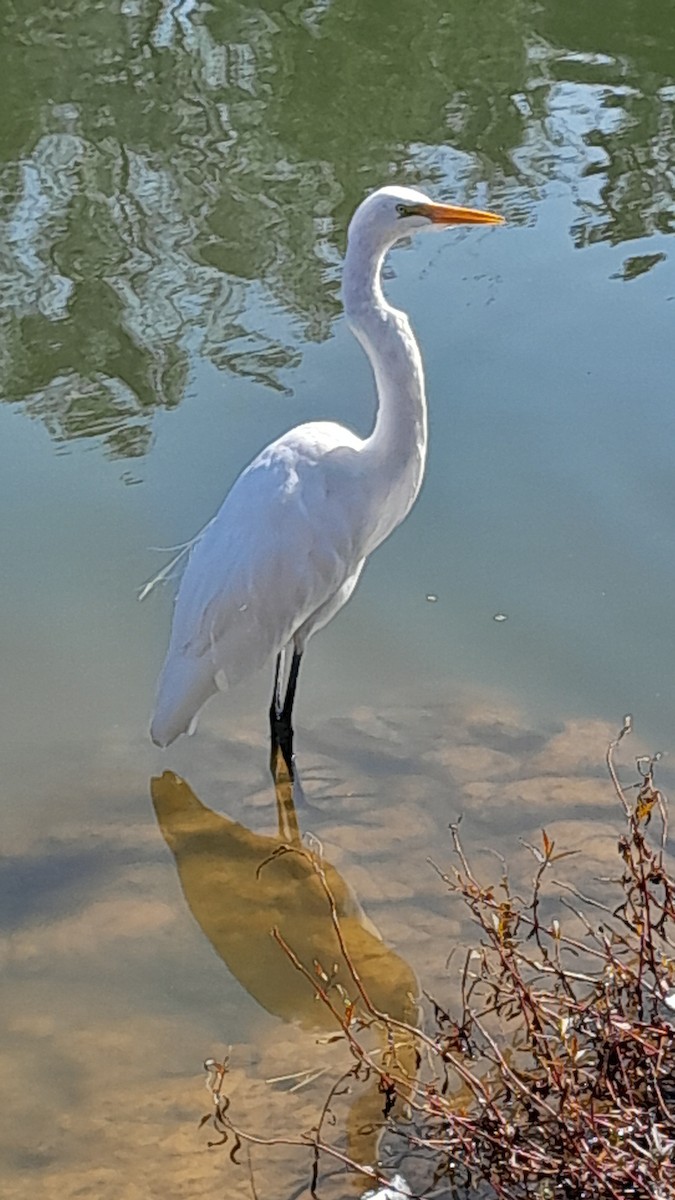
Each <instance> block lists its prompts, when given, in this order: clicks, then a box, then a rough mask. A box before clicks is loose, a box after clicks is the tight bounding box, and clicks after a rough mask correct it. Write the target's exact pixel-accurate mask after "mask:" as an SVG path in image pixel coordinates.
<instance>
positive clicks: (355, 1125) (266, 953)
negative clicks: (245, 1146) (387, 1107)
mask: <svg viewBox="0 0 675 1200" xmlns="http://www.w3.org/2000/svg"><path fill="white" fill-rule="evenodd" d="M151 791H152V799H153V803H154V806H155V812H156V814H157V820H158V823H159V827H160V829H161V832H162V834H163V836H164V838H165V840H166V843H167V845H168V846H169V848H170V850H171V852H172V853H173V855H174V858H175V860H176V867H177V870H178V876H179V879H180V882H181V887H182V889H183V893H184V895H185V899H186V900H187V903H188V906H189V908H190V911H191V913H192V915H193V916H194V918H195V920H196V921H197V923H198V924H199V926H200V927H201V929H202V930H203V932H204V933H205V934H206V936H207V938H208V939H209V941H210V942H211V945H212V946H213V948H214V950H215V951H216V953H217V954H218V955H219V956H220V958H222V960H223V962H224V963H225V964H226V965H227V967H228V968H229V970H230V971H231V972H232V974H233V975H234V976H235V977H236V978H237V979H238V980H239V982H240V983H241V984H242V985H243V986H244V987H245V988H246V990H247V992H249V994H250V995H251V996H252V997H253V998H254V999H255V1000H257V1002H258V1003H259V1004H260V1005H262V1007H263V1008H265V1009H266V1010H267V1011H268V1012H269V1013H272V1014H274V1015H275V1016H278V1017H281V1019H282V1020H284V1021H289V1022H295V1023H298V1024H299V1025H300V1026H302V1027H303V1028H305V1029H307V1030H320V1031H321V1030H322V1031H331V1030H332V1031H334V1030H335V1029H336V1019H335V1016H334V1015H333V1014H332V1013H331V1011H330V1009H329V1008H328V1007H327V1006H326V1005H325V1004H324V1003H322V1002H321V1001H320V1000H318V999H317V998H316V997H315V993H314V989H313V988H312V987H311V986H310V985H309V984H308V981H307V979H306V978H305V977H304V976H303V975H302V974H301V973H300V972H299V971H298V970H297V969H296V968H295V967H294V966H293V964H292V963H291V961H290V960H289V958H288V957H287V956H286V954H284V952H283V950H282V949H281V947H280V946H279V944H278V943H277V941H276V940H275V939H274V938H273V936H272V930H274V929H277V930H278V931H279V933H280V934H281V936H282V937H283V939H284V941H285V942H286V943H287V945H288V946H289V947H290V948H291V949H292V951H293V953H294V954H295V955H296V957H297V958H298V959H299V961H300V962H301V963H302V964H303V965H304V967H305V968H306V969H307V970H308V971H309V972H310V973H311V974H312V976H313V977H314V976H315V971H316V968H317V964H320V965H321V967H322V968H323V969H324V971H327V972H329V973H330V977H331V981H332V985H333V986H332V988H331V995H332V996H333V997H335V1005H336V1008H340V1009H342V1011H344V1005H346V1004H350V1003H352V1004H354V1006H355V1011H356V1012H358V1011H359V1009H360V1008H362V1002H361V1000H360V996H359V992H358V988H357V986H356V983H355V981H354V976H353V973H352V971H351V970H350V968H349V966H348V964H347V962H346V961H345V956H344V955H343V953H342V951H341V948H340V944H339V940H338V937H337V933H336V930H335V926H334V922H333V918H332V915H331V909H330V903H329V901H328V899H327V896H326V890H325V888H324V886H323V884H322V881H321V878H320V875H319V873H318V872H317V870H316V864H317V862H320V866H321V869H322V873H323V878H324V880H325V883H326V885H327V887H328V889H329V892H330V895H331V896H332V898H333V901H334V906H335V911H336V913H337V917H338V919H339V926H340V930H341V933H342V937H343V940H344V944H345V947H346V950H347V954H348V956H349V958H350V959H351V964H352V966H353V968H354V970H355V971H356V973H357V974H358V976H359V978H360V980H361V983H362V986H363V988H364V991H365V993H366V995H367V996H368V997H369V999H370V1002H371V1004H372V1005H373V1006H374V1008H375V1009H377V1010H379V1011H380V1012H386V1013H388V1014H389V1016H391V1017H392V1018H394V1019H395V1020H397V1021H401V1022H404V1023H406V1024H408V1025H416V1024H417V1019H418V1008H417V1002H416V996H417V994H418V984H417V979H416V977H415V974H414V972H413V971H412V969H411V968H410V967H409V966H408V964H407V963H406V962H405V961H404V959H402V958H401V957H400V956H399V955H398V954H396V953H395V952H394V951H393V950H392V949H391V948H390V947H389V946H387V945H386V944H385V943H384V941H383V940H382V938H381V936H380V934H379V933H378V931H377V929H376V928H375V926H374V925H373V924H372V922H371V921H369V919H368V918H367V917H366V915H365V913H364V912H363V910H362V909H361V906H360V905H359V903H358V900H357V899H356V897H355V895H354V893H353V892H352V890H351V888H350V887H349V885H348V884H347V883H346V881H345V880H344V879H343V878H342V876H341V875H340V874H339V873H338V871H337V870H336V869H335V867H333V866H332V865H331V864H330V863H329V862H327V861H326V860H325V859H324V858H323V857H322V858H321V859H320V860H318V859H317V857H316V855H315V854H314V853H313V852H312V851H309V850H308V849H307V848H306V847H303V845H302V841H301V837H300V830H299V827H298V820H297V814H296V811H295V806H294V803H293V790H292V782H291V780H290V779H289V778H288V776H287V775H286V776H284V775H283V774H282V773H279V774H278V775H277V781H276V786H275V792H276V801H277V812H278V827H279V832H278V835H277V836H275V837H269V836H265V835H262V834H258V833H253V832H252V831H251V830H250V829H246V828H245V826H243V825H240V824H239V823H238V822H236V821H233V820H231V819H230V818H229V817H226V816H223V815H221V814H220V813H215V812H213V811H212V810H211V809H209V808H207V807H206V806H205V805H204V804H202V802H201V801H200V800H199V799H198V797H197V796H196V795H195V794H194V792H193V791H192V789H191V788H190V787H189V785H188V784H187V783H186V782H185V780H184V779H181V778H180V777H179V776H178V775H174V774H173V773H172V772H171V771H165V773H164V774H163V775H162V776H160V777H158V778H155V779H153V780H152V783H151ZM282 847H288V848H289V852H287V853H284V852H282ZM294 850H295V851H301V852H300V853H298V852H295V853H294V852H293V851H294ZM374 1028H375V1030H376V1031H377V1032H376V1034H375V1036H376V1037H377V1039H378V1041H379V1049H380V1050H381V1052H382V1053H383V1055H385V1056H386V1055H387V1054H388V1053H390V1052H391V1051H390V1047H389V1045H388V1042H387V1037H386V1034H385V1031H384V1029H383V1028H381V1027H380V1028H379V1029H378V1026H377V1025H375V1026H374ZM414 1041H415V1039H414V1037H413V1036H412V1035H406V1034H405V1032H403V1033H402V1034H401V1036H400V1038H399V1039H398V1040H397V1045H396V1051H395V1053H396V1060H397V1066H398V1068H399V1071H400V1072H401V1073H402V1074H404V1075H405V1076H407V1077H408V1078H409V1079H410V1080H411V1081H412V1080H413V1079H414V1077H415V1075H416V1058H417V1055H416V1047H415V1045H414ZM382 1125H383V1096H382V1093H381V1092H380V1090H379V1088H378V1080H377V1079H374V1080H373V1081H372V1082H370V1083H368V1085H361V1086H359V1087H358V1088H357V1089H356V1092H355V1096H354V1100H353V1102H352V1105H351V1109H350V1112H349V1117H348V1122H347V1143H348V1153H349V1154H350V1157H352V1158H353V1159H355V1160H356V1161H357V1162H364V1163H366V1164H371V1163H374V1162H375V1160H376V1157H377V1143H378V1138H379V1134H380V1130H381V1128H382Z"/></svg>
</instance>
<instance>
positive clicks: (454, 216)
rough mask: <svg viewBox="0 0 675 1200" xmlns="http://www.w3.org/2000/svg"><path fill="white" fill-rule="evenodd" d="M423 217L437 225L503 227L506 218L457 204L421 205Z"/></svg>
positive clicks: (420, 209) (431, 203)
mask: <svg viewBox="0 0 675 1200" xmlns="http://www.w3.org/2000/svg"><path fill="white" fill-rule="evenodd" d="M419 211H420V212H421V214H422V216H424V217H428V218H429V220H430V221H433V222H434V224H435V225H503V224H504V217H500V216H498V215H497V213H491V212H482V211H481V209H479V208H461V207H460V206H459V205H456V204H434V203H433V202H430V203H429V204H420V206H419Z"/></svg>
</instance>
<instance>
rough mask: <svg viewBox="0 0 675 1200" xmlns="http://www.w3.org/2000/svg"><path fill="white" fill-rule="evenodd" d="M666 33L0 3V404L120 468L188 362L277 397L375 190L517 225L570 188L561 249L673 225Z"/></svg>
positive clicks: (412, 15)
mask: <svg viewBox="0 0 675 1200" xmlns="http://www.w3.org/2000/svg"><path fill="white" fill-rule="evenodd" d="M666 7H668V6H666ZM673 28H674V27H673V26H672V23H670V22H668V21H667V20H664V11H663V6H662V5H661V4H656V3H654V2H652V3H649V4H640V5H638V4H637V3H636V0H617V3H616V4H615V5H614V6H613V8H612V14H611V20H607V19H606V17H605V14H604V11H603V10H600V9H598V10H597V11H595V10H593V11H592V10H589V9H588V8H587V7H582V8H580V7H579V6H576V7H575V6H569V5H563V4H562V3H560V0H546V2H545V3H543V4H540V5H538V6H536V7H535V8H533V7H532V6H531V5H528V4H525V3H524V0H516V3H514V4H511V5H509V6H508V8H507V9H505V8H504V6H503V5H499V4H497V2H496V0H486V3H484V4H482V5H481V6H480V9H479V10H477V9H476V6H475V4H472V3H469V0H460V3H458V4H455V5H453V6H452V12H449V11H448V8H447V5H444V4H443V3H441V0H429V3H427V4H425V5H424V6H422V7H420V6H416V5H410V4H407V3H405V2H404V0H392V2H390V3H388V4H383V3H372V4H368V5H365V6H364V5H363V4H359V3H358V0H335V2H334V3H332V4H330V5H320V6H318V5H317V6H314V7H311V6H310V7H307V6H306V5H305V4H304V3H298V2H292V3H290V4H281V3H280V2H278V0H267V2H266V3H265V4H259V5H254V6H251V5H248V4H245V3H243V2H241V0H228V2H226V3H223V4H221V5H218V6H216V7H214V6H205V5H201V4H199V3H194V2H191V3H184V4H182V5H178V6H175V5H169V4H165V3H164V4H160V3H158V2H157V0H116V2H115V3H113V4H111V5H109V6H108V7H107V8H106V9H105V11H104V10H102V9H100V8H99V7H94V8H92V7H91V5H87V4H85V3H84V2H83V0H76V3H74V4H72V5H69V6H68V7H67V9H66V8H64V9H61V8H59V7H58V6H56V7H55V6H54V5H53V4H47V3H46V0H27V4H26V5H22V6H21V8H20V9H19V8H12V9H10V11H9V12H8V14H7V16H6V18H5V30H4V40H5V44H6V46H7V54H6V69H5V72H4V73H3V78H2V82H1V83H0V88H1V89H2V91H3V93H4V94H3V96H2V102H3V111H4V112H6V113H12V119H11V120H10V121H8V122H5V123H4V124H3V127H2V130H0V173H1V175H0V179H1V188H0V218H1V219H2V220H3V224H4V237H3V242H4V249H3V253H2V277H3V278H2V284H3V287H2V294H3V302H4V312H3V316H2V335H3V343H4V349H3V353H2V357H1V358H0V380H1V386H2V393H3V395H4V397H5V398H7V399H9V400H13V401H20V402H22V403H23V404H24V405H25V406H26V407H27V408H28V409H29V410H30V411H31V412H32V413H34V414H35V415H37V416H39V417H40V418H41V419H42V420H43V421H44V422H45V424H46V426H47V428H48V429H49V431H50V433H51V434H52V436H54V437H55V438H57V439H58V440H68V439H73V438H82V437H88V438H96V439H100V440H101V441H102V442H103V444H104V445H105V447H106V449H107V451H108V453H111V454H114V455H117V456H120V457H130V456H138V455H141V454H143V453H144V452H145V451H146V450H147V448H148V443H149V438H150V435H151V429H152V413H153V411H154V410H155V409H156V408H157V407H158V406H165V407H170V406H175V405H177V404H178V403H180V401H181V399H182V397H183V395H184V392H185V387H186V381H187V377H188V369H189V362H190V357H191V355H194V354H201V355H203V356H205V357H206V358H208V359H210V360H211V361H212V362H213V363H214V364H215V365H216V366H217V367H219V368H222V369H224V370H227V371H230V372H235V373H239V374H242V375H244V376H246V377H247V378H250V379H253V380H257V381H259V382H260V383H263V384H265V385H268V386H271V387H276V388H284V387H288V386H289V381H290V379H291V378H292V374H291V373H290V371H289V369H290V368H292V367H293V366H294V365H295V364H297V362H298V361H299V352H300V349H301V347H302V345H303V343H304V342H306V341H307V340H310V341H316V340H320V339H322V338H325V337H327V336H328V334H329V332H330V329H331V324H332V322H333V320H334V318H335V316H336V314H337V312H338V305H337V299H336V288H335V284H336V276H337V265H338V262H339V258H340V254H341V248H342V244H343V236H344V230H345V228H346V223H347V219H348V216H349V214H350V212H351V211H352V210H353V208H354V207H355V205H356V203H357V202H358V201H359V200H360V199H361V197H362V195H363V194H364V192H365V191H366V190H367V189H368V188H371V187H373V186H376V185H378V184H382V183H385V182H387V181H388V180H391V179H397V180H398V181H400V182H422V181H424V182H426V183H427V184H431V183H441V182H442V184H443V187H444V188H447V189H451V190H452V192H453V193H454V194H455V195H456V196H457V197H458V198H462V199H469V200H470V199H472V198H473V197H474V193H475V192H476V189H477V188H478V186H479V185H480V187H481V188H484V189H485V190H484V192H483V193H482V195H481V199H482V200H483V201H484V202H486V203H489V204H490V205H491V206H493V205H496V206H498V207H499V208H504V207H506V208H507V210H509V211H510V213H511V215H512V219H516V220H518V219H526V217H527V214H528V213H529V212H530V210H531V209H532V205H533V203H534V199H535V198H536V196H537V194H538V189H539V188H540V186H541V185H542V184H545V183H547V182H549V181H552V180H565V181H566V182H567V183H568V184H569V185H570V186H571V188H572V190H573V192H574V193H575V195H576V199H577V210H576V215H575V218H574V221H573V225H572V229H571V235H572V237H573V239H574V242H575V244H576V245H577V246H579V247H583V246H586V245H588V244H590V243H592V242H597V241H609V242H611V243H613V244H616V243H618V242H622V241H626V240H629V239H635V238H639V237H646V236H648V235H649V234H650V233H651V232H653V231H657V230H658V231H662V232H663V231H668V232H670V231H671V229H672V227H673V169H672V162H673V142H674V136H673V105H674V103H675V79H674V77H673V62H674V61H675V54H674V51H675V46H674V45H673V38H674V37H675V35H674V33H673ZM64 47H67V53H64ZM519 214H520V215H521V216H520V217H519ZM645 263H647V266H646V267H645V269H649V267H650V266H651V265H653V264H652V263H649V262H648V259H645ZM627 277H632V276H630V275H629V276H627ZM261 284H262V285H264V289H265V294H266V295H267V296H271V297H272V298H273V300H274V302H275V304H276V305H277V306H278V308H279V309H280V310H281V312H282V313H283V314H285V315H286V317H287V318H290V320H287V321H286V322H285V323H284V322H282V324H283V329H282V330H281V332H279V331H278V330H277V329H276V327H275V328H273V327H272V325H271V324H270V322H269V321H268V318H267V316H266V315H264V314H263V313H262V312H261V309H260V305H259V303H258V301H259V299H260V297H261V295H262V292H261V287H260V285H261ZM276 324H278V322H277V323H276Z"/></svg>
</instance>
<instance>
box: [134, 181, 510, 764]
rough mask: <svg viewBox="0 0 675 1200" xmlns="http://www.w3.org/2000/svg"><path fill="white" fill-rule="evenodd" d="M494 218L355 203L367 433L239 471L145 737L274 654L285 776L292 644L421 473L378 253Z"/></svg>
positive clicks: (419, 377)
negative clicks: (369, 419)
mask: <svg viewBox="0 0 675 1200" xmlns="http://www.w3.org/2000/svg"><path fill="white" fill-rule="evenodd" d="M502 220H503V218H502V217H498V216H496V215H495V214H494V213H489V212H480V211H478V210H475V209H469V208H460V207H456V206H455V205H450V204H437V203H434V202H433V201H431V200H429V198H428V197H427V196H425V195H424V194H423V193H422V192H418V191H416V190H413V189H411V188H405V187H384V188H380V189H379V190H378V191H376V192H373V193H372V194H371V195H369V196H368V197H366V199H365V200H364V201H363V202H362V204H360V205H359V207H358V208H357V210H356V212H355V213H354V216H353V217H352V220H351V222H350V225H349V232H348V244H347V254H346V258H345V263H344V271H343V278H342V298H343V303H344V310H345V314H346V317H347V320H348V322H349V325H350V328H351V330H352V332H353V333H354V334H355V336H356V337H357V338H358V340H359V342H360V343H361V345H362V346H363V348H364V350H365V352H366V354H367V355H368V358H369V359H370V363H371V366H372V369H373V373H374V376H375V384H376V388H377V395H378V409H377V417H376V420H375V425H374V428H373V431H372V433H371V434H370V436H369V437H367V438H364V439H362V438H359V437H357V436H356V434H354V433H353V432H352V431H351V430H350V429H346V428H345V427H344V426H342V425H338V424H335V423H333V422H328V421H317V422H311V423H309V424H306V425H299V426H298V427H297V428H295V429H292V430H290V432H288V433H285V434H283V435H282V436H281V437H280V438H278V439H277V440H276V441H275V442H272V443H271V445H269V446H267V447H266V449H264V450H263V451H261V453H260V454H259V455H258V456H257V458H255V459H254V460H253V462H252V463H250V465H249V466H248V467H246V469H245V470H244V471H243V472H242V474H241V475H240V476H239V478H238V479H237V480H236V482H235V483H234V485H233V487H232V489H231V490H230V492H229V493H228V495H227V496H226V497H225V500H224V501H223V503H222V505H221V507H220V509H219V510H218V512H217V513H216V515H215V516H214V517H213V519H212V520H211V521H210V522H209V523H208V525H206V526H205V527H204V529H203V530H202V531H201V533H200V534H198V535H197V537H196V538H195V540H194V542H193V543H192V545H191V548H190V552H189V558H188V561H187V565H186V568H185V571H184V574H183V578H182V580H181V583H180V586H179V589H178V594H177V597H176V603H175V609H174V615H173V627H172V630H171V639H170V643H169V649H168V652H167V655H166V659H165V662H164V666H163V667H162V671H161V675H160V678H159V684H158V689H157V701H156V707H155V713H154V716H153V719H152V726H151V736H152V739H153V741H155V742H156V743H157V744H158V745H160V746H167V745H169V743H171V742H173V741H174V739H175V738H177V737H178V736H179V734H181V733H185V732H191V731H192V729H193V728H194V724H195V721H196V717H197V714H198V713H199V711H200V709H201V708H202V706H203V704H204V703H205V702H206V701H207V700H208V699H209V697H210V696H212V695H213V694H214V693H215V692H216V691H218V690H221V691H225V690H227V689H229V688H231V687H232V686H233V685H234V684H236V683H237V682H238V681H239V680H240V679H242V678H244V676H246V675H249V674H252V673H253V672H254V671H255V670H257V669H258V668H260V667H262V666H263V664H264V663H265V662H266V661H267V660H268V659H270V658H271V657H272V656H273V655H276V656H277V659H276V674H275V682H274V693H273V697H272V705H271V709H270V722H271V730H272V757H273V760H274V758H275V754H276V749H277V748H279V749H281V752H282V754H283V756H284V759H285V761H286V764H287V767H288V769H289V772H290V774H291V776H292V774H293V769H292V725H291V716H292V708H293V700H294V696H295V688H296V683H297V677H298V669H299V666H300V660H301V657H302V654H303V651H304V649H305V646H306V645H307V642H308V640H309V638H310V637H311V636H312V634H314V633H316V631H317V630H318V629H321V628H322V627H323V626H324V625H326V624H327V623H328V622H329V621H330V620H331V618H332V617H334V616H335V614H336V613H337V612H338V610H339V609H341V608H342V606H343V605H344V604H346V602H347V600H348V599H349V597H350V596H351V594H352V592H353V591H354V588H355V587H356V584H357V581H358V579H359V576H360V574H361V571H362V570H363V567H364V564H365V561H366V559H367V558H368V555H369V554H371V553H372V551H373V550H375V548H376V547H377V546H379V545H380V543H381V542H383V541H384V540H385V538H387V537H388V536H389V534H390V533H391V532H392V530H393V529H395V528H396V526H397V525H399V524H400V523H401V521H403V519H404V518H405V517H406V516H407V514H408V513H409V511H410V509H411V508H412V505H413V504H414V502H415V499H416V497H417V494H418V492H419V490H420V486H421V483H422V477H423V474H424V466H425V459H426V449H427V406H426V397H425V391H424V372H423V369H422V359H421V356H420V352H419V348H418V346H417V342H416V341H415V337H414V334H413V332H412V329H411V327H410V324H409V322H408V318H407V317H406V315H405V314H404V313H402V312H399V311H398V310H397V309H395V308H393V307H392V306H391V305H390V304H389V303H388V302H387V300H386V299H385V297H384V294H383V292H382V283H381V273H382V263H383V260H384V257H385V255H386V253H387V251H388V250H389V249H390V248H391V247H392V246H393V245H394V244H395V243H396V242H398V241H400V240H401V239H402V238H407V237H408V236H409V235H410V234H413V233H416V232H417V231H418V230H420V229H430V228H434V227H438V226H444V225H462V224H472V225H495V224H500V223H501V222H502ZM286 675H287V676H288V680H287V682H286ZM284 684H285V685H286V686H285V688H284Z"/></svg>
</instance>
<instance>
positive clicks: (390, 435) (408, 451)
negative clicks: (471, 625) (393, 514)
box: [342, 236, 427, 527]
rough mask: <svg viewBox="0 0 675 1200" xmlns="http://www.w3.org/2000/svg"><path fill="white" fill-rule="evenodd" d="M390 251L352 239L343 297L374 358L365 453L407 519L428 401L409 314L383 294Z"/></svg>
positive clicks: (420, 468) (422, 453)
mask: <svg viewBox="0 0 675 1200" xmlns="http://www.w3.org/2000/svg"><path fill="white" fill-rule="evenodd" d="M386 250H387V247H384V248H382V247H377V246H375V247H373V246H372V245H369V244H368V241H367V239H366V238H363V237H358V236H357V237H354V238H350V241H349V245H348V248H347V256H346V258H345V265H344V273H343V279H342V295H343V302H344V308H345V314H346V316H347V320H348V321H349V324H350V327H351V329H352V332H353V333H354V334H355V336H356V337H357V338H358V340H359V341H360V343H361V345H362V346H363V348H364V350H365V352H366V354H367V355H368V358H369V359H370V362H371V365H372V368H373V373H374V375H375V384H376V387H377V394H378V401H379V404H378V410H377V417H376V420H375V427H374V429H373V432H372V433H371V435H370V437H369V438H367V439H366V442H365V443H364V452H365V453H366V454H367V455H368V457H369V458H370V459H371V461H372V464H373V467H376V466H377V467H381V468H382V475H383V476H384V475H385V474H386V477H387V479H388V482H389V488H390V490H391V488H392V487H396V488H397V489H400V491H401V493H402V494H401V504H403V505H404V511H403V512H401V513H400V515H399V517H398V520H402V519H403V517H404V516H405V513H406V512H407V511H408V509H409V508H410V507H411V505H412V504H413V502H414V500H415V498H416V496H417V493H418V491H419V489H420V485H421V483H422V475H423V473H424V463H425V459H426V449H427V403H426V396H425V392H424V371H423V369H422V359H421V356H420V352H419V348H418V346H417V342H416V341H415V336H414V334H413V332H412V329H411V328H410V324H409V322H408V318H407V317H406V316H405V314H404V313H402V312H399V311H398V310H397V309H395V308H392V306H391V305H390V304H388V303H387V301H386V300H385V297H384V294H383V292H382V283H381V271H382V263H383V261H384V257H385V254H386ZM395 523H396V524H397V523H398V521H397V522H395ZM392 527H393V526H392Z"/></svg>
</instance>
